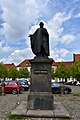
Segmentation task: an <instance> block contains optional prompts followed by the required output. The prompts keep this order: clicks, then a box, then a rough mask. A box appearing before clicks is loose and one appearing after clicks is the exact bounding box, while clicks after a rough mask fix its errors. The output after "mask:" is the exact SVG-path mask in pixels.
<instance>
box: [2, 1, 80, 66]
mask: <svg viewBox="0 0 80 120" xmlns="http://www.w3.org/2000/svg"><path fill="white" fill-rule="evenodd" d="M41 21H42V22H44V27H45V28H47V30H48V33H49V49H50V56H49V57H50V58H53V59H54V60H55V61H56V62H57V61H59V62H60V61H73V54H80V0H0V62H3V63H5V64H7V63H14V64H15V65H18V64H19V63H21V62H22V61H23V60H25V59H32V58H34V56H35V55H34V54H33V52H32V50H31V45H30V39H29V37H28V35H29V34H33V33H34V32H35V30H36V29H37V28H38V27H39V23H40V22H41Z"/></svg>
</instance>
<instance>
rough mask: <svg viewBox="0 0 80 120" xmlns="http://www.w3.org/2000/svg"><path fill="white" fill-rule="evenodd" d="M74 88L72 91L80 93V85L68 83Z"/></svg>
mask: <svg viewBox="0 0 80 120" xmlns="http://www.w3.org/2000/svg"><path fill="white" fill-rule="evenodd" d="M68 86H69V87H71V88H72V93H80V86H74V85H68Z"/></svg>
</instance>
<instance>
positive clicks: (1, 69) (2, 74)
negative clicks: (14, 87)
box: [0, 63, 8, 80]
mask: <svg viewBox="0 0 80 120" xmlns="http://www.w3.org/2000/svg"><path fill="white" fill-rule="evenodd" d="M7 76H8V71H7V69H6V67H5V65H4V63H0V78H3V79H4V80H5V78H6V77H7Z"/></svg>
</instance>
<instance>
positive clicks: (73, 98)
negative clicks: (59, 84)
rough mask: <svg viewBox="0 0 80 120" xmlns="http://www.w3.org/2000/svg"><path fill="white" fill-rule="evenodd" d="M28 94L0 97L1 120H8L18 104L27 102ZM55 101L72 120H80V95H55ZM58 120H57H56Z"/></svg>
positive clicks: (35, 119)
mask: <svg viewBox="0 0 80 120" xmlns="http://www.w3.org/2000/svg"><path fill="white" fill-rule="evenodd" d="M27 94H28V93H27V92H25V93H23V94H20V95H19V96H17V95H12V94H6V95H5V96H0V120H8V118H7V116H8V115H9V113H10V112H11V111H12V109H14V108H15V107H16V106H17V105H18V103H20V102H21V101H26V100H27ZM54 100H55V101H58V102H61V103H62V104H63V105H64V106H65V108H66V109H67V111H68V112H69V114H70V115H71V117H72V119H71V120H80V94H79V93H78V94H68V95H54ZM26 120H53V119H52V118H50V119H47V118H32V119H26ZM56 120H57V119H56Z"/></svg>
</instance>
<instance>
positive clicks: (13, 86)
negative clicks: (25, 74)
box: [0, 81, 23, 94]
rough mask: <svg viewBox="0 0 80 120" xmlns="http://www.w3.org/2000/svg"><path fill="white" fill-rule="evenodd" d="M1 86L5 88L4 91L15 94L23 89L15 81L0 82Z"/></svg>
mask: <svg viewBox="0 0 80 120" xmlns="http://www.w3.org/2000/svg"><path fill="white" fill-rule="evenodd" d="M2 86H4V88H5V93H12V94H17V93H22V91H23V88H22V87H21V86H20V85H19V84H18V82H17V81H5V82H3V83H2V84H1V86H0V88H2Z"/></svg>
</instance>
